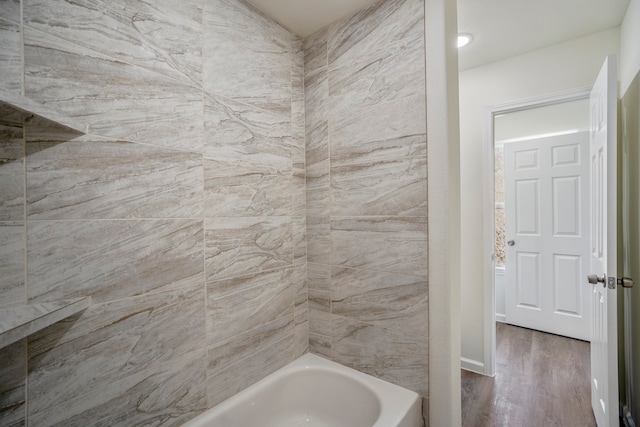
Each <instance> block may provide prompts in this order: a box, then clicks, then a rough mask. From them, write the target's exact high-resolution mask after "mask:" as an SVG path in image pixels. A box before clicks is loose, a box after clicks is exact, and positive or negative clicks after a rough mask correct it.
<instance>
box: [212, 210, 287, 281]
mask: <svg viewBox="0 0 640 427" xmlns="http://www.w3.org/2000/svg"><path fill="white" fill-rule="evenodd" d="M292 262H293V241H292V236H291V218H290V217H254V218H249V217H247V218H215V219H207V220H206V221H205V269H206V276H207V280H208V281H212V280H218V279H224V278H228V277H235V276H241V275H244V274H250V273H256V272H259V271H262V270H269V269H274V268H278V267H285V266H288V265H291V264H292Z"/></svg>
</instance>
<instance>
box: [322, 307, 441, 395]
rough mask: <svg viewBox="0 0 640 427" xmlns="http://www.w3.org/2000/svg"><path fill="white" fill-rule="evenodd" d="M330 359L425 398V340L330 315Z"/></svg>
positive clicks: (424, 338) (426, 385)
mask: <svg viewBox="0 0 640 427" xmlns="http://www.w3.org/2000/svg"><path fill="white" fill-rule="evenodd" d="M332 328H333V342H332V348H331V354H332V357H333V360H335V361H336V362H338V363H342V364H344V365H346V366H349V367H351V368H354V369H357V370H359V371H362V372H365V373H367V374H370V375H374V376H376V377H378V378H382V379H383V380H387V381H390V382H392V383H394V384H398V385H400V386H402V387H405V388H408V389H410V390H413V391H415V392H416V393H419V394H420V395H422V396H427V395H428V376H427V373H428V366H427V361H428V359H429V353H428V345H427V338H426V337H425V336H421V335H413V334H408V333H405V332H400V331H397V330H391V329H385V328H381V327H379V326H374V325H370V324H367V323H362V322H358V321H356V320H351V319H348V318H346V317H341V316H336V315H333V317H332Z"/></svg>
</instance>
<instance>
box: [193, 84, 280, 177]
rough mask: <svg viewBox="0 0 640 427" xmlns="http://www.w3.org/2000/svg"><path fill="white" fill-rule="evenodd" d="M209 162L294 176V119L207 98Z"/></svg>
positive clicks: (239, 103)
mask: <svg viewBox="0 0 640 427" xmlns="http://www.w3.org/2000/svg"><path fill="white" fill-rule="evenodd" d="M204 112H205V125H204V126H205V132H206V142H205V149H204V154H205V156H206V157H207V158H210V159H214V160H218V161H220V162H226V163H229V164H230V165H232V166H234V167H237V166H240V167H245V168H252V169H253V170H255V171H256V172H264V173H271V174H274V173H291V168H292V165H291V142H292V138H291V118H290V117H288V116H284V115H281V114H276V113H273V112H270V111H265V110H261V109H259V108H256V107H252V106H250V105H247V104H243V103H241V102H236V101H234V100H232V99H228V98H223V97H220V96H214V95H206V96H205V100H204Z"/></svg>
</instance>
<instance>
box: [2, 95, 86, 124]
mask: <svg viewBox="0 0 640 427" xmlns="http://www.w3.org/2000/svg"><path fill="white" fill-rule="evenodd" d="M12 110H15V111H12ZM0 111H2V112H3V114H6V112H7V111H12V112H13V113H17V114H12V117H13V118H18V119H21V118H26V119H29V118H30V117H31V116H33V115H36V116H40V117H42V118H45V119H47V120H50V121H52V122H55V123H58V124H61V125H63V126H66V127H68V128H70V129H73V130H75V131H78V132H81V133H89V126H88V125H87V124H85V123H82V122H81V121H79V120H78V119H75V118H73V117H68V116H65V115H64V114H60V113H58V112H57V111H54V110H53V109H51V108H50V107H48V106H46V105H44V104H41V103H39V102H36V101H34V100H32V99H29V98H27V97H25V96H22V95H18V94H15V93H14V92H12V91H10V90H7V89H6V88H4V87H2V85H0ZM0 119H2V117H0ZM20 121H21V120H20Z"/></svg>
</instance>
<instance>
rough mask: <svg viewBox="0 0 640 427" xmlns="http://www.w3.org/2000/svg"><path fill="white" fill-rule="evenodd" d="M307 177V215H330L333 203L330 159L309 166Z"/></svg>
mask: <svg viewBox="0 0 640 427" xmlns="http://www.w3.org/2000/svg"><path fill="white" fill-rule="evenodd" d="M306 177H307V178H306V184H307V185H306V187H307V191H306V198H307V215H309V216H313V217H326V216H329V214H330V203H331V188H330V184H331V183H330V180H329V161H328V160H325V161H322V162H319V163H316V164H314V165H311V166H309V167H307V172H306Z"/></svg>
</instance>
